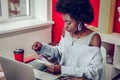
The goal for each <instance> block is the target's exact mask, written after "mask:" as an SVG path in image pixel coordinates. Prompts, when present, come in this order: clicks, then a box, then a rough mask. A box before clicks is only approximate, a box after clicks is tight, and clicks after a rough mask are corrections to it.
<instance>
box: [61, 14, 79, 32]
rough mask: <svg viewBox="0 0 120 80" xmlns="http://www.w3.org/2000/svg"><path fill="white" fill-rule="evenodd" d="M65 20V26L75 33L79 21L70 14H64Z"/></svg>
mask: <svg viewBox="0 0 120 80" xmlns="http://www.w3.org/2000/svg"><path fill="white" fill-rule="evenodd" d="M62 17H63V21H64V28H65V29H66V30H67V31H68V32H70V33H74V32H75V31H76V30H77V26H78V21H76V20H75V19H72V18H71V17H70V15H69V14H62Z"/></svg>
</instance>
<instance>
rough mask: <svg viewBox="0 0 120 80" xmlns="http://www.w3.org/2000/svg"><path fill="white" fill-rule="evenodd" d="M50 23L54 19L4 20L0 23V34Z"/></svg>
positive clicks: (52, 22)
mask: <svg viewBox="0 0 120 80" xmlns="http://www.w3.org/2000/svg"><path fill="white" fill-rule="evenodd" d="M52 24H54V21H41V20H38V19H29V20H22V21H12V22H5V23H0V34H5V33H10V32H15V31H20V30H25V29H31V28H38V27H43V26H50V25H52Z"/></svg>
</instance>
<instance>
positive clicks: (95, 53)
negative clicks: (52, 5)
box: [32, 0, 102, 80]
mask: <svg viewBox="0 0 120 80" xmlns="http://www.w3.org/2000/svg"><path fill="white" fill-rule="evenodd" d="M56 10H57V12H60V13H62V17H63V20H64V29H65V35H64V37H62V38H61V40H60V43H59V45H58V46H54V47H53V46H50V45H47V44H43V43H40V42H35V43H34V44H33V46H32V49H33V50H35V51H36V52H37V53H38V54H41V55H43V56H45V57H46V58H47V59H49V60H52V61H55V62H57V63H58V64H57V65H46V66H47V67H48V70H49V71H50V72H53V73H61V75H62V76H74V77H80V78H81V77H82V78H87V79H91V80H99V79H100V76H101V73H102V57H101V53H100V47H101V38H100V35H99V34H98V33H96V32H93V31H91V30H90V29H88V28H87V26H86V25H85V24H87V23H90V22H92V21H93V18H94V14H93V8H92V6H91V4H90V2H89V0H58V2H57V5H56Z"/></svg>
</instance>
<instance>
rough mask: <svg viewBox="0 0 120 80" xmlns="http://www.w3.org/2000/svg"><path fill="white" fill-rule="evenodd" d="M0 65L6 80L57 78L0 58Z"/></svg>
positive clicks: (28, 66) (50, 79) (26, 65)
mask: <svg viewBox="0 0 120 80" xmlns="http://www.w3.org/2000/svg"><path fill="white" fill-rule="evenodd" d="M0 64H1V66H2V68H3V71H4V73H5V77H6V79H7V80H55V79H56V78H58V76H55V75H52V74H49V73H45V72H42V71H39V70H37V69H33V67H32V66H30V65H28V64H25V63H22V62H19V61H15V60H12V59H9V58H7V57H5V56H0Z"/></svg>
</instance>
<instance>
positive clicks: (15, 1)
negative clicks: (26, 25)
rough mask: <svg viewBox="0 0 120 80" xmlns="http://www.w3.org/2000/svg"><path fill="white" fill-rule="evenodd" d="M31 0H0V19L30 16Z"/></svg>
mask: <svg viewBox="0 0 120 80" xmlns="http://www.w3.org/2000/svg"><path fill="white" fill-rule="evenodd" d="M32 6H33V5H32V0H0V21H6V20H9V19H11V18H20V17H24V18H25V17H28V16H32V15H33V14H32Z"/></svg>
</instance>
